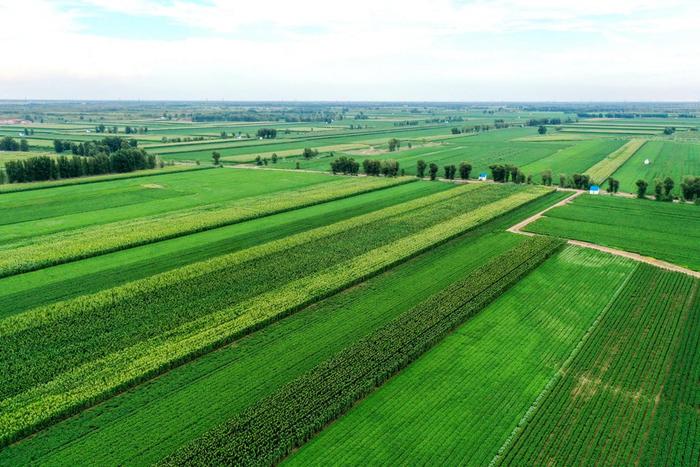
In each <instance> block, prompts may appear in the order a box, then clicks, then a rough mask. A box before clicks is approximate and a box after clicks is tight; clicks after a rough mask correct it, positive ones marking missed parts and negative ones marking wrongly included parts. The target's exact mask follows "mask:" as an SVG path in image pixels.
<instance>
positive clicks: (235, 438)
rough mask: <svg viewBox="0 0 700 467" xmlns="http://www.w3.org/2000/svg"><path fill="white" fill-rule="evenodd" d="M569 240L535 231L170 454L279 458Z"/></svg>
mask: <svg viewBox="0 0 700 467" xmlns="http://www.w3.org/2000/svg"><path fill="white" fill-rule="evenodd" d="M561 245H562V243H561V242H560V241H558V240H553V239H547V238H543V237H539V238H537V237H535V238H531V239H528V240H527V241H526V242H524V243H523V244H521V245H520V246H518V247H516V248H514V249H513V250H511V251H507V252H504V253H502V254H501V255H499V256H497V257H495V258H494V259H493V260H491V261H490V262H489V263H487V264H486V265H484V266H482V267H481V268H479V269H478V270H476V271H475V272H474V273H472V274H470V275H469V276H468V277H467V278H466V279H464V280H463V281H460V282H458V283H456V284H453V285H451V286H450V287H448V288H446V289H445V290H443V291H441V292H440V293H438V294H436V295H434V296H432V297H430V298H429V299H427V300H426V301H425V302H423V303H421V304H419V305H417V306H416V307H414V308H413V309H411V310H409V311H408V312H406V313H404V314H403V315H401V316H399V317H397V318H396V319H395V320H394V321H393V322H391V323H388V324H387V325H386V326H384V327H382V328H380V329H378V330H377V331H376V332H374V333H373V334H371V335H369V336H368V337H366V338H364V339H362V340H360V341H358V342H357V343H356V344H354V345H352V346H350V347H348V348H347V349H345V350H344V351H343V352H341V353H339V354H338V355H337V356H335V357H334V358H332V359H330V360H329V361H327V362H324V363H323V364H321V365H319V366H318V367H316V368H314V369H313V370H311V371H310V372H308V373H306V374H304V375H302V376H301V377H299V378H298V379H296V380H295V381H293V382H291V383H289V384H288V385H286V386H284V387H283V388H281V389H280V390H279V391H278V392H276V393H274V394H273V395H271V396H269V397H267V398H265V399H263V400H261V401H260V402H259V403H258V404H256V405H254V406H253V407H251V408H250V409H248V410H246V411H244V412H243V413H241V414H239V415H238V416H236V417H234V418H233V419H232V420H230V421H228V422H227V423H226V424H224V425H222V426H221V427H219V428H217V429H214V430H212V431H210V432H208V433H206V434H205V435H204V436H202V437H201V438H199V439H197V440H195V441H194V442H192V443H191V444H189V445H187V446H186V447H184V448H182V449H180V450H179V451H178V452H176V453H175V454H173V455H172V456H170V457H168V458H167V459H166V460H165V461H164V462H163V465H181V464H182V463H212V464H240V465H252V464H273V463H275V462H277V461H279V460H280V459H281V458H283V457H284V456H285V455H287V454H288V453H289V452H290V451H291V450H292V449H294V448H295V447H297V446H299V445H300V444H301V443H303V442H304V441H306V440H307V439H308V438H309V437H310V436H311V435H312V434H313V433H314V432H316V431H318V430H319V428H320V427H323V426H324V425H325V424H326V423H328V422H329V421H331V420H333V419H334V418H336V417H338V416H339V415H340V414H342V413H343V412H345V411H346V410H347V409H348V408H349V407H350V406H351V405H352V404H353V403H354V402H355V401H356V400H357V399H359V398H361V397H363V396H364V395H366V394H367V393H368V392H369V391H371V389H372V388H373V387H374V386H375V385H377V384H380V383H381V382H383V381H386V380H387V379H388V378H389V377H390V376H392V375H393V374H394V373H396V372H397V371H399V370H401V369H402V368H404V367H406V366H407V365H408V364H409V363H411V362H412V361H413V360H415V359H416V358H418V357H419V356H420V355H421V354H422V353H423V352H425V351H426V350H427V349H429V348H430V347H432V346H433V345H434V344H435V343H436V342H438V341H439V340H441V339H442V338H443V337H444V336H445V334H447V333H448V332H449V331H451V330H452V329H454V327H455V326H457V325H459V324H461V323H462V322H464V321H465V320H467V319H469V318H471V317H472V316H474V315H475V314H476V313H478V312H479V311H480V310H481V309H482V308H484V307H485V306H486V305H487V304H488V303H489V302H490V301H492V300H493V299H495V298H496V297H498V296H499V295H500V294H501V293H503V291H504V290H507V289H508V288H509V287H510V286H511V285H512V284H514V283H515V282H516V281H517V280H518V279H519V278H520V277H522V276H523V275H525V274H526V273H527V272H529V271H530V270H532V269H534V268H535V267H536V266H537V265H539V264H540V263H541V262H542V261H544V260H545V259H546V258H547V257H548V256H550V255H551V254H552V253H554V251H556V250H557V249H558V248H560V247H561Z"/></svg>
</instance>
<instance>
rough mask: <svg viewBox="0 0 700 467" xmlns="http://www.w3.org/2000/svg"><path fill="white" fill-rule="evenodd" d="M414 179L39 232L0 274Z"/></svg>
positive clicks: (353, 182)
mask: <svg viewBox="0 0 700 467" xmlns="http://www.w3.org/2000/svg"><path fill="white" fill-rule="evenodd" d="M412 181H413V180H412V179H410V178H393V179H391V178H364V177H363V178H356V177H352V178H345V179H342V180H337V181H333V182H331V183H326V184H322V185H320V186H311V187H309V188H303V189H299V190H295V191H291V192H283V193H274V194H270V195H262V196H256V197H251V198H246V199H242V200H236V201H235V202H232V203H229V204H224V203H222V204H217V205H206V206H200V207H197V208H193V209H187V210H182V211H177V212H174V213H169V214H167V215H159V216H151V217H145V218H140V219H136V220H129V221H122V222H115V223H112V224H105V225H101V226H98V227H87V228H84V229H78V230H72V231H69V232H67V233H58V234H52V235H46V236H41V237H36V238H35V239H33V243H32V244H29V245H23V246H19V247H17V248H12V245H8V250H7V251H3V254H2V256H0V277H5V276H10V275H13V274H19V273H22V272H27V271H32V270H36V269H40V268H44V267H48V266H53V265H56V264H61V263H66V262H69V261H75V260H78V259H82V258H89V257H91V256H96V255H100V254H105V253H110V252H113V251H119V250H123V249H126V248H131V247H134V246H138V245H145V244H148V243H153V242H157V241H161V240H166V239H170V238H175V237H180V236H183V235H188V234H192V233H196V232H201V231H204V230H209V229H214V228H217V227H223V226H225V225H230V224H235V223H237V222H242V221H245V220H250V219H255V218H258V217H263V216H268V215H271V214H275V213H280V212H285V211H289V210H293V209H298V208H301V207H306V206H312V205H315V204H319V203H325V202H328V201H332V200H337V199H342V198H346V197H348V196H354V195H357V194H360V193H367V192H370V191H374V190H380V189H384V188H387V187H391V186H395V185H398V184H402V183H409V182H412ZM9 248H11V249H9Z"/></svg>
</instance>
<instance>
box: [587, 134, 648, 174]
mask: <svg viewBox="0 0 700 467" xmlns="http://www.w3.org/2000/svg"><path fill="white" fill-rule="evenodd" d="M645 143H646V140H644V139H632V140H630V141H629V142H627V143H626V144H625V145H624V146H622V147H621V148H619V149H617V150H615V151H613V152H611V153H610V154H608V156H607V157H606V158H604V159H603V160H601V161H600V162H598V163H597V164H595V165H593V166H592V167H590V168H588V170H586V174H588V175H589V176H590V177H591V180H593V181H595V182H597V183H603V182H604V181H605V180H607V178H608V177H609V176H611V175H612V174H613V173H614V172H615V171H616V170H617V169H618V168H620V167H621V166H622V164H624V163H625V162H627V161H628V160H629V158H630V157H632V156H633V155H634V154H635V153H636V152H637V151H639V149H640V148H641V147H642V146H644V144H645Z"/></svg>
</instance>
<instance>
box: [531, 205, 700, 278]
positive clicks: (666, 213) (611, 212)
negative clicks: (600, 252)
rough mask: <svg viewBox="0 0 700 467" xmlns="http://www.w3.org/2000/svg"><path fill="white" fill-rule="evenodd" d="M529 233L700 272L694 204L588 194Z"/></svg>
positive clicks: (698, 213)
mask: <svg viewBox="0 0 700 467" xmlns="http://www.w3.org/2000/svg"><path fill="white" fill-rule="evenodd" d="M526 230H528V231H530V232H535V233H540V234H545V235H555V236H559V237H564V238H572V239H576V240H584V241H587V242H592V243H598V244H601V245H605V246H609V247H613V248H620V249H623V250H627V251H632V252H635V253H639V254H642V255H646V256H652V257H654V258H658V259H662V260H666V261H669V262H671V263H675V264H679V265H681V266H685V267H688V268H691V269H694V270H696V271H700V209H698V207H697V206H694V205H687V204H677V203H661V202H656V201H650V200H637V199H626V198H619V197H607V196H589V195H585V196H580V197H578V198H576V199H575V200H574V201H573V202H572V203H569V204H567V205H566V206H563V207H559V208H555V209H552V210H551V211H548V212H547V213H546V214H545V217H543V218H542V219H540V220H538V221H535V222H534V223H532V224H530V225H528V226H527V228H526Z"/></svg>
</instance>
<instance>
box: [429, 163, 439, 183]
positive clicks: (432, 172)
mask: <svg viewBox="0 0 700 467" xmlns="http://www.w3.org/2000/svg"><path fill="white" fill-rule="evenodd" d="M428 169H429V171H430V179H431V180H435V179H436V178H437V173H438V166H437V164H435V163H433V162H431V163H430V166H429V167H428Z"/></svg>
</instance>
